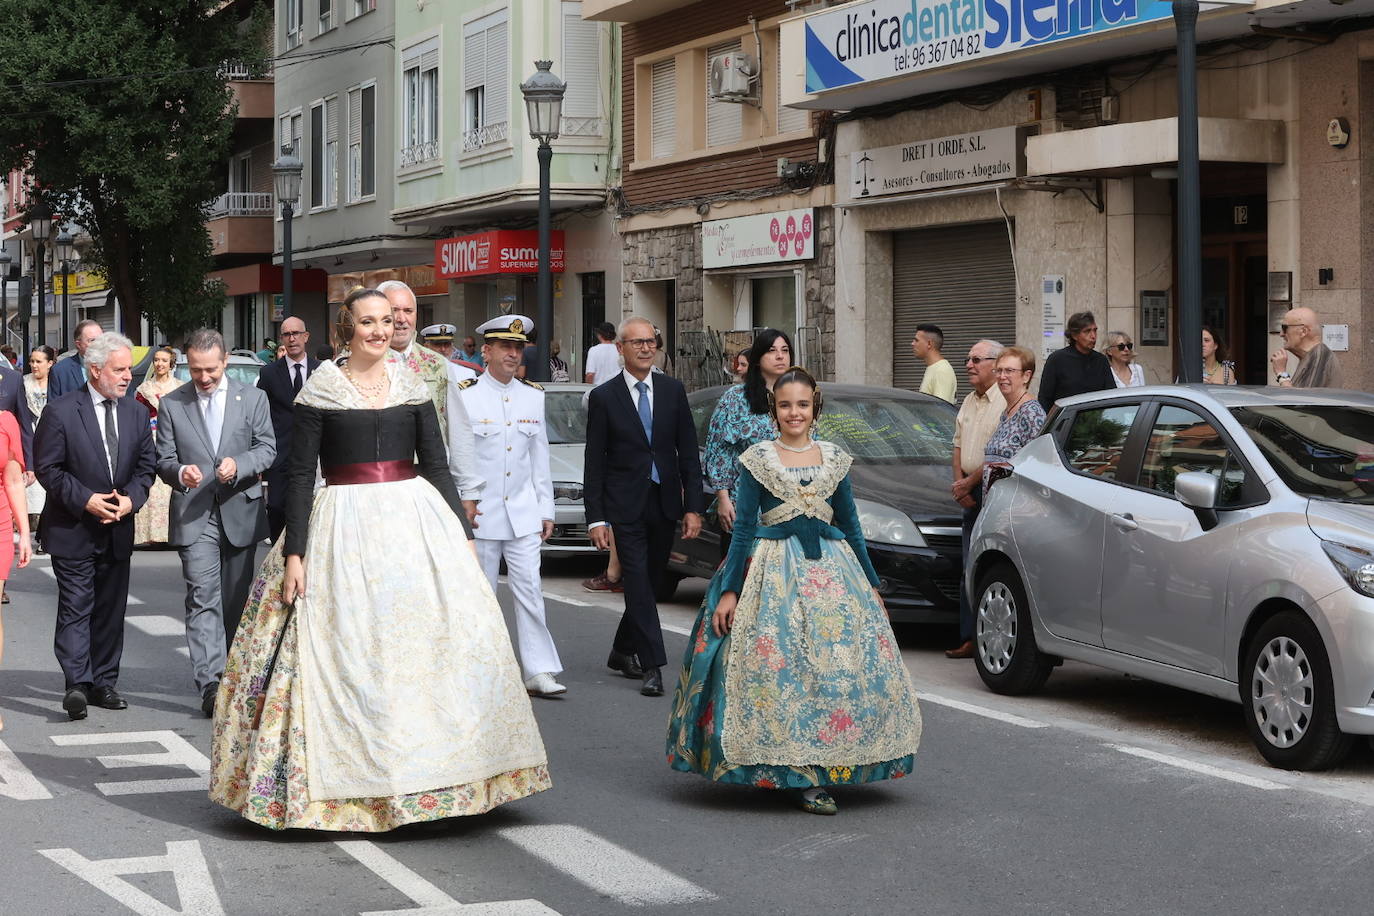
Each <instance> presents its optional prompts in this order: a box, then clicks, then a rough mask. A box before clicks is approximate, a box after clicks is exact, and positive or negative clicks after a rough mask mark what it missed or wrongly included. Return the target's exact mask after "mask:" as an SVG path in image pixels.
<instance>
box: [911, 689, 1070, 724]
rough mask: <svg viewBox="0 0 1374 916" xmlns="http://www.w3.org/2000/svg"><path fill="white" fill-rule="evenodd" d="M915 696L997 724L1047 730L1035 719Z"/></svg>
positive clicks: (926, 694)
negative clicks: (994, 721)
mask: <svg viewBox="0 0 1374 916" xmlns="http://www.w3.org/2000/svg"><path fill="white" fill-rule="evenodd" d="M916 696H917V698H919V699H920V700H922V701H924V702H926V703H934V704H936V705H937V706H948V707H949V708H950V709H958V710H960V711H962V712H970V713H973V714H974V715H975V716H983V717H985V718H988V719H996V720H997V721H998V722H1006V723H1007V724H1008V725H1018V726H1020V727H1021V728H1049V723H1048V722H1037V721H1036V720H1035V719H1027V718H1025V717H1024V716H1018V715H1014V714H1012V713H1009V712H1002V711H1001V710H997V709H989V708H988V707H986V706H975V705H974V704H973V703H965V702H964V701H962V700H951V699H950V698H949V697H942V696H937V695H936V694H933V693H922V692H920V691H917V693H916Z"/></svg>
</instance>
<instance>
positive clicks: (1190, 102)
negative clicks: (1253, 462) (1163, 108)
mask: <svg viewBox="0 0 1374 916" xmlns="http://www.w3.org/2000/svg"><path fill="white" fill-rule="evenodd" d="M1173 6H1174V29H1175V31H1176V32H1177V39H1178V334H1179V339H1178V345H1179V349H1178V352H1179V358H1180V359H1181V360H1183V365H1182V366H1181V367H1180V370H1181V371H1180V372H1179V376H1180V377H1181V378H1182V379H1183V381H1184V382H1190V383H1194V384H1196V383H1200V382H1201V381H1202V188H1201V177H1200V175H1199V171H1200V169H1199V165H1198V139H1197V14H1198V0H1173Z"/></svg>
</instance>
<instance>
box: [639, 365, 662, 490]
mask: <svg viewBox="0 0 1374 916" xmlns="http://www.w3.org/2000/svg"><path fill="white" fill-rule="evenodd" d="M635 390H636V391H638V392H639V422H640V425H641V426H643V427H644V435H645V436H646V437H648V439H649V445H650V450H649V460H650V464H649V479H650V480H652V481H653V482H654V483H658V463H657V462H655V461H654V460H653V449H652V446H653V444H654V413H653V411H652V410H650V409H649V385H648V383H646V382H635Z"/></svg>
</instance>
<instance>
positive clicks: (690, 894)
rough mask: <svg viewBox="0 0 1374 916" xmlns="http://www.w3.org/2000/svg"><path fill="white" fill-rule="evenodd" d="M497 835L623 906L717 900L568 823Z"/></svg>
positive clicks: (505, 830) (509, 829) (507, 830)
mask: <svg viewBox="0 0 1374 916" xmlns="http://www.w3.org/2000/svg"><path fill="white" fill-rule="evenodd" d="M496 834H497V836H500V837H501V838H503V839H505V840H508V841H510V842H511V843H514V844H515V845H516V846H519V847H520V848H521V849H523V850H524V851H525V852H526V853H528V854H529V855H532V856H534V857H535V858H536V859H542V860H543V861H544V862H546V863H548V864H549V865H551V866H553V867H554V868H556V869H558V870H559V871H561V872H563V873H564V874H566V875H567V876H568V877H570V878H572V879H573V880H575V881H577V882H579V883H581V884H585V885H586V886H587V887H588V888H590V889H591V890H592V891H594V892H596V893H598V894H604V895H605V896H607V897H614V898H615V899H616V900H619V901H620V902H621V903H623V904H625V905H626V906H671V905H674V904H683V903H699V902H704V901H709V900H715V899H716V895H715V894H713V893H711V892H710V891H708V890H705V889H704V888H700V887H697V886H696V885H695V884H693V883H692V882H690V881H688V880H686V879H685V878H680V877H678V876H677V875H675V874H673V873H672V872H670V871H667V870H666V869H663V868H660V867H659V866H657V865H655V864H654V863H653V862H650V861H649V860H648V859H641V858H640V857H639V856H637V855H635V854H634V853H632V852H630V851H629V850H627V849H622V848H621V847H619V846H617V845H615V844H614V843H612V842H610V841H609V840H606V839H603V838H602V837H599V836H597V835H596V834H594V833H592V832H590V831H588V830H583V829H582V828H581V827H574V826H573V825H571V824H550V825H547V826H529V827H505V828H503V829H500V830H497V831H496Z"/></svg>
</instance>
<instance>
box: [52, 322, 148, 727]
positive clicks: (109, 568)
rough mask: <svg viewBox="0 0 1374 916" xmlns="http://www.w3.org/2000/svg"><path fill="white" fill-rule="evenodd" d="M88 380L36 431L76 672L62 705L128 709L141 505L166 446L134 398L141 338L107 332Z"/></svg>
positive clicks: (67, 652)
mask: <svg viewBox="0 0 1374 916" xmlns="http://www.w3.org/2000/svg"><path fill="white" fill-rule="evenodd" d="M84 361H85V367H86V371H87V373H88V375H89V378H88V380H87V382H86V384H84V385H82V386H81V387H80V388H77V389H76V390H74V391H71V392H68V393H67V394H66V395H64V396H63V397H60V398H57V399H56V400H54V401H50V402H49V403H48V406H47V409H46V410H44V411H43V417H42V419H41V420H40V421H39V423H38V430H37V432H36V433H35V434H34V442H33V451H34V466H35V470H36V471H37V473H38V482H39V483H41V484H42V485H43V489H44V490H45V491H47V494H48V500H47V504H46V505H45V506H44V507H43V515H42V518H41V520H40V521H39V523H38V530H39V531H40V533H41V537H42V539H43V545H44V546H45V547H46V548H47V550H48V553H49V555H51V557H52V571H53V575H54V576H55V577H56V579H57V634H56V636H55V637H54V639H53V648H54V651H55V653H56V655H57V661H58V663H59V664H60V665H61V666H62V674H63V676H64V678H65V679H66V694H65V695H64V696H63V698H62V708H63V709H65V710H66V711H67V715H68V716H70V717H71V718H73V719H84V718H86V707H87V705H88V704H92V705H95V706H100V707H102V708H104V709H125V708H127V707H128V705H129V704H128V703H126V702H125V701H124V698H123V697H121V696H120V695H119V692H118V691H117V690H115V683H116V682H117V681H118V679H119V662H120V657H121V655H122V654H123V650H124V610H125V606H126V604H127V601H128V597H129V558H130V556H131V555H132V554H133V549H134V513H135V512H137V511H138V510H139V509H140V508H141V507H142V506H143V504H144V503H145V502H147V500H148V488H149V487H150V486H151V485H152V483H153V474H154V471H155V469H156V462H157V458H156V453H155V452H154V449H153V437H152V433H151V431H150V430H149V427H148V408H146V407H144V406H143V405H142V404H141V403H139V402H138V401H137V400H135V399H134V398H127V397H125V394H126V393H127V392H128V390H129V382H130V380H131V379H132V378H133V372H132V364H133V343H132V342H131V341H130V340H129V338H127V337H125V336H123V335H122V334H116V333H114V332H112V331H111V332H106V333H103V334H101V335H100V336H99V337H96V338H94V339H93V340H92V341H91V342H90V344H89V345H88V346H87V347H86V352H85V360H84Z"/></svg>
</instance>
